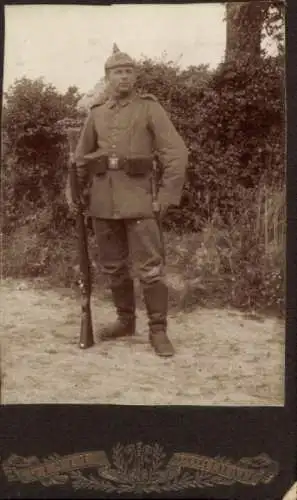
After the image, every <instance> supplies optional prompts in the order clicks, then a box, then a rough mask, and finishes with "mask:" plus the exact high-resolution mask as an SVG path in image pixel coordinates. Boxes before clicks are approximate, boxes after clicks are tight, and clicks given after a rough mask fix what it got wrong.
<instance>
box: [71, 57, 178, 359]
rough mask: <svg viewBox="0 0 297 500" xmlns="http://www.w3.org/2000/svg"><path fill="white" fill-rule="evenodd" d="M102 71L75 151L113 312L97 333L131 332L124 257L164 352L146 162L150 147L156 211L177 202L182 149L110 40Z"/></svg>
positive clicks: (161, 275)
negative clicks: (157, 170)
mask: <svg viewBox="0 0 297 500" xmlns="http://www.w3.org/2000/svg"><path fill="white" fill-rule="evenodd" d="M105 75H106V80H107V84H108V89H109V97H108V98H107V100H106V99H103V100H102V99H101V98H100V99H99V100H98V102H95V103H94V104H93V105H92V106H91V109H90V112H89V114H88V117H87V119H86V121H85V123H84V126H83V128H82V131H81V135H80V138H79V141H78V145H77V149H76V152H75V161H76V164H77V168H78V175H79V178H80V180H81V181H82V182H85V180H86V178H87V179H88V182H89V186H90V188H89V205H88V215H89V216H90V217H91V218H92V220H93V227H94V233H95V236H96V242H97V245H98V251H99V261H100V264H101V268H102V271H103V272H104V273H105V274H106V275H108V277H109V281H110V288H111V292H112V297H113V302H114V305H115V309H116V312H117V320H116V322H115V323H113V324H111V325H107V326H106V327H105V328H103V330H102V331H101V333H100V334H99V336H100V338H101V340H106V339H112V338H118V337H123V336H130V335H134V333H135V326H136V311H135V309H136V308H135V296H134V281H133V279H132V277H131V274H130V272H129V260H130V259H131V261H132V263H133V266H134V269H136V270H137V275H138V277H139V281H140V283H141V285H142V291H143V298H144V303H145V306H146V311H147V315H148V325H149V340H150V343H151V346H152V347H153V349H154V350H155V352H156V354H158V355H159V356H172V355H173V354H174V348H173V345H172V343H171V341H170V339H169V337H168V335H167V309H168V290H167V286H166V282H165V271H164V259H163V248H162V238H161V234H160V228H159V226H158V223H157V220H156V217H155V215H154V212H153V197H152V168H153V159H154V154H155V153H156V154H157V156H158V158H159V161H160V163H161V165H162V186H161V187H160V190H159V193H158V201H159V204H160V213H161V215H162V216H163V215H164V213H165V212H166V210H167V208H168V206H169V205H178V204H179V202H180V197H181V192H182V188H183V184H184V179H185V170H186V166H187V161H188V151H187V149H186V146H185V144H184V141H183V140H182V138H181V137H180V135H179V134H178V133H177V131H176V129H175V127H174V126H173V124H172V122H171V121H170V119H169V117H168V116H167V114H166V112H165V110H164V108H163V107H162V106H161V105H160V104H159V102H158V101H157V99H156V98H155V97H154V96H153V95H150V94H139V93H137V92H136V91H135V82H136V67H135V63H134V61H133V60H132V58H131V57H130V56H129V55H127V54H125V53H122V52H120V51H119V50H118V49H117V48H116V50H114V52H113V54H112V56H110V57H109V58H108V59H107V61H106V63H105ZM128 259H129V260H128Z"/></svg>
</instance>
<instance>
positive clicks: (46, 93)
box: [2, 78, 80, 230]
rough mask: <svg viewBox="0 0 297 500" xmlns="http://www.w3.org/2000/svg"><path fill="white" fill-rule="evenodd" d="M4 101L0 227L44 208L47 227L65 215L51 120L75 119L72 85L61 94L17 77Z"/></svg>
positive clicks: (61, 146) (60, 146)
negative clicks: (50, 214) (2, 216)
mask: <svg viewBox="0 0 297 500" xmlns="http://www.w3.org/2000/svg"><path fill="white" fill-rule="evenodd" d="M4 99H5V102H4V110H3V129H4V158H3V167H4V168H3V177H2V179H3V186H4V189H3V198H4V201H5V209H6V214H5V216H6V217H5V222H4V226H5V227H6V229H7V230H8V229H9V227H10V226H11V224H13V223H14V221H15V220H17V219H18V218H19V217H22V218H23V219H24V218H25V217H26V216H30V214H32V213H33V214H34V213H35V214H36V211H37V210H39V209H40V210H42V209H43V208H44V207H47V209H48V212H50V211H51V210H52V211H53V219H52V220H51V221H49V228H50V227H51V222H52V221H56V222H57V220H58V219H57V218H59V217H60V219H63V218H64V217H65V216H66V214H67V208H66V207H65V206H64V207H63V202H62V203H61V189H62V188H63V187H64V184H65V165H66V164H67V156H66V151H65V141H64V138H63V135H62V134H61V131H60V129H59V127H58V126H57V122H58V120H59V119H61V118H63V117H64V116H65V115H66V116H69V117H73V118H75V117H76V116H77V114H78V112H77V110H76V103H77V101H78V100H79V99H80V94H79V92H78V89H77V88H76V87H74V86H72V87H69V88H68V90H67V92H66V93H65V94H61V93H59V92H58V91H57V90H56V89H55V87H53V86H52V85H51V84H46V83H44V81H43V80H42V79H38V80H29V79H28V78H22V79H21V80H16V82H15V83H14V85H12V86H11V87H10V89H9V90H8V92H7V93H5V95H4ZM49 207H50V208H49Z"/></svg>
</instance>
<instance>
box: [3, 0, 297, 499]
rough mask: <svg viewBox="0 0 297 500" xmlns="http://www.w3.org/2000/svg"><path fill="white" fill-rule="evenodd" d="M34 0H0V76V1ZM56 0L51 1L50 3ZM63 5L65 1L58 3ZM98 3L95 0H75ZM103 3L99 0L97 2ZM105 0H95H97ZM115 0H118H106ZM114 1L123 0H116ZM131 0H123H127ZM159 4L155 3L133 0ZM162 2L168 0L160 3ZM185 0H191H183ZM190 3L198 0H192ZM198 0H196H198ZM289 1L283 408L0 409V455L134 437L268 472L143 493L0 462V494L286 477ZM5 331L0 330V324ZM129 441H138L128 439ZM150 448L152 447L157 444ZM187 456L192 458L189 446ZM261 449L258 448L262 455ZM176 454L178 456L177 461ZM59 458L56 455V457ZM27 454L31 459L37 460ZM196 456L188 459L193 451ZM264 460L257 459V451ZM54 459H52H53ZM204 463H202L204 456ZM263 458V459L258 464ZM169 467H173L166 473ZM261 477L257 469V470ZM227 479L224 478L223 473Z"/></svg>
mask: <svg viewBox="0 0 297 500" xmlns="http://www.w3.org/2000/svg"><path fill="white" fill-rule="evenodd" d="M25 3H28V4H42V3H51V2H17V1H13V0H11V1H9V0H8V1H6V2H4V3H2V4H1V17H0V22H1V36H2V38H1V42H2V43H1V55H2V72H1V78H2V76H3V53H4V47H3V45H4V5H11V4H25ZM52 3H53V4H54V3H60V2H52ZM61 3H62V4H67V3H69V4H73V3H75V2H67V1H64V2H61ZM77 3H80V4H85V5H88V4H102V2H96V1H88V2H77ZM106 3H107V2H106ZM106 3H105V4H106ZM114 3H120V2H114ZM121 3H123V2H121ZM129 3H133V2H129ZM137 3H159V2H137ZM162 3H172V2H162ZM187 3H193V2H187ZM195 3H200V2H195ZM201 3H205V2H201ZM294 3H295V0H289V1H288V2H287V50H286V52H287V57H286V60H287V83H286V92H287V137H288V140H287V158H288V161H287V215H288V226H287V227H288V233H287V290H286V293H287V299H286V300H287V317H286V371H285V381H286V389H285V406H284V407H270V408H269V407H256V408H255V407H238V408H236V407H203V406H198V407H181V406H171V407H157V408H156V407H141V406H135V407H133V406H112V405H110V406H109V405H96V406H93V405H8V406H2V407H1V408H0V422H1V426H0V432H1V443H0V461H1V464H3V463H5V461H6V460H8V459H9V457H11V456H13V455H18V456H20V457H23V458H29V457H37V459H38V460H39V461H40V463H41V462H42V461H43V460H44V459H46V458H47V457H49V456H50V455H53V454H57V455H59V456H60V458H61V457H65V456H66V455H71V454H84V453H87V452H95V451H98V450H100V451H103V452H105V454H106V455H107V456H108V457H109V458H110V456H111V452H112V450H113V449H114V448H115V447H117V445H118V444H119V445H120V446H121V448H120V450H122V452H123V450H124V452H125V450H127V446H129V445H134V446H135V450H136V451H137V449H138V450H143V448H142V445H141V443H142V444H148V445H156V446H157V448H158V449H161V451H163V453H164V454H165V456H166V457H167V459H168V460H170V459H171V458H172V457H174V456H177V455H178V454H184V455H183V460H184V462H185V463H186V462H187V460H188V462H187V465H186V466H187V467H190V468H191V464H192V465H193V463H194V462H195V459H194V456H196V459H197V456H198V455H199V456H204V457H206V458H207V457H208V458H209V459H212V458H214V457H217V456H221V457H226V459H228V460H230V461H231V462H233V463H234V464H235V465H236V464H238V462H239V461H240V460H241V459H243V458H248V459H249V460H250V461H249V464H251V463H253V459H254V458H255V457H259V455H261V456H262V460H264V458H263V457H266V464H264V462H263V463H262V466H263V467H264V465H265V467H266V469H265V470H266V472H267V471H268V476H269V471H270V474H271V477H270V480H269V479H268V480H267V482H266V484H265V482H259V483H258V484H256V485H251V484H243V483H242V481H241V480H237V479H236V478H235V479H234V481H233V483H232V484H229V485H220V484H216V482H215V481H214V485H212V486H211V485H209V486H205V485H204V486H203V487H199V484H198V483H197V487H191V488H184V489H183V488H182V487H180V485H178V481H177V487H176V488H177V489H176V490H168V491H166V489H165V490H164V489H163V490H162V491H158V488H157V487H156V488H155V490H154V489H153V490H152V491H151V492H150V493H148V494H147V495H144V494H142V493H141V491H140V490H137V488H136V485H135V490H134V491H133V492H132V493H130V494H129V493H128V494H125V493H122V494H120V490H119V491H118V492H108V491H104V490H102V489H101V490H100V489H99V490H93V491H92V490H86V489H81V490H74V489H73V488H72V487H71V483H70V482H69V481H68V482H67V483H66V484H64V485H57V484H56V485H51V486H50V485H42V484H41V483H40V481H36V482H34V483H30V482H29V483H22V482H20V481H19V482H14V481H12V482H9V481H8V480H7V475H5V474H4V470H3V467H2V465H1V468H0V485H1V486H0V491H1V498H29V497H32V498H70V497H73V498H118V497H119V498H120V497H125V496H127V497H130V498H136V497H139V498H141V497H145V496H147V497H150V498H167V497H168V498H169V497H176V498H177V497H183V498H230V499H231V498H234V499H249V500H250V499H251V498H253V499H259V500H260V499H269V500H271V499H282V498H283V496H284V495H285V493H286V492H287V491H288V490H289V489H290V488H291V486H292V485H293V483H294V482H295V481H296V382H295V379H296V347H297V346H296V331H297V328H296V310H297V308H296V302H297V300H296V299H297V295H296V290H297V287H296V282H297V280H296V277H297V272H296V271H297V269H296V268H297V265H296V264H297V237H296V235H297V210H296V206H297V204H296V200H297V176H296V172H297V170H296V163H297V161H296V160H297V150H296V145H297V120H296V117H297V100H296V99H295V96H296V95H297V64H296V47H297V37H296V31H297V22H296V20H297V9H296V7H295V5H294ZM4 334H5V333H4ZM137 444H138V448H137ZM157 448H156V449H157ZM186 454H191V455H192V462H191V461H190V459H189V455H186ZM263 454H264V456H263ZM185 457H188V459H187V460H186V458H185ZM58 459H59V457H58V458H57V460H58ZM38 460H37V461H38ZM197 460H198V459H197ZM264 461H265V460H264ZM59 463H60V464H61V462H59ZM208 463H210V462H208ZM265 467H264V468H265ZM173 474H174V472H173ZM264 476H265V475H264ZM231 482H232V481H231Z"/></svg>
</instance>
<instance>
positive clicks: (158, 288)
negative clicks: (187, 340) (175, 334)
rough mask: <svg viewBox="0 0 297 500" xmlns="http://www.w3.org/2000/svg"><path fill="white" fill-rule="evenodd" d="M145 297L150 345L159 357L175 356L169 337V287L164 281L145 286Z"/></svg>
mask: <svg viewBox="0 0 297 500" xmlns="http://www.w3.org/2000/svg"><path fill="white" fill-rule="evenodd" d="M143 296H144V302H145V305H146V310H147V315H148V324H149V340H150V343H151V345H152V347H153V349H154V350H155V352H156V354H157V355H158V356H164V357H165V356H166V357H167V356H173V354H174V349H173V345H172V343H171V342H170V340H169V338H168V336H167V311H168V289H167V286H166V285H165V283H163V282H162V281H158V282H155V283H151V284H149V285H148V284H146V285H143Z"/></svg>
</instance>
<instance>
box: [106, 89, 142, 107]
mask: <svg viewBox="0 0 297 500" xmlns="http://www.w3.org/2000/svg"><path fill="white" fill-rule="evenodd" d="M136 95H137V94H136V92H132V93H131V94H129V95H128V96H127V97H124V98H122V99H116V98H115V97H110V98H109V100H108V102H107V105H108V107H109V108H113V107H114V106H117V105H118V106H122V107H124V106H127V105H128V104H130V102H132V101H133V100H134V99H135V97H136Z"/></svg>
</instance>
